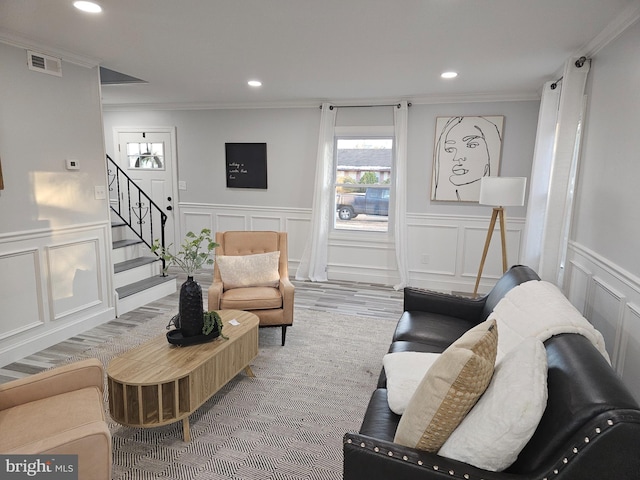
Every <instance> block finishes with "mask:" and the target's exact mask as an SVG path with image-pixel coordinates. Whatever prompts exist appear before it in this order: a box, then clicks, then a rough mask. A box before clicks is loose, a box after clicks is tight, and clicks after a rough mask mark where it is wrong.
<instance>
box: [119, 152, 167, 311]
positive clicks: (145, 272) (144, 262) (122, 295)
mask: <svg viewBox="0 0 640 480" xmlns="http://www.w3.org/2000/svg"><path fill="white" fill-rule="evenodd" d="M107 171H108V174H109V203H110V206H111V212H110V213H111V237H112V242H113V245H112V254H111V258H112V262H113V273H114V287H115V291H116V315H117V316H120V315H122V314H123V313H127V312H130V311H131V310H134V309H136V308H138V307H141V306H143V305H146V304H147V303H150V302H153V301H155V300H158V299H160V298H162V297H165V296H167V295H170V294H172V293H174V292H175V291H176V288H177V287H176V276H175V275H164V274H163V272H162V270H163V267H164V262H163V261H162V260H161V259H160V258H159V257H158V256H157V255H156V254H155V253H153V252H151V245H152V244H153V241H154V240H155V239H156V238H159V239H161V243H162V245H164V226H165V222H166V215H165V214H164V212H162V211H161V210H160V208H159V207H158V206H157V205H156V204H155V203H154V202H153V201H152V200H151V198H149V196H148V195H146V194H145V193H144V192H143V191H142V190H140V189H139V188H138V186H137V185H136V184H135V183H134V182H133V181H132V180H131V179H130V178H129V177H128V176H127V174H126V173H125V172H124V171H122V169H120V167H119V166H118V165H117V164H116V163H115V162H113V160H111V158H110V157H109V156H108V155H107ZM154 234H155V235H154Z"/></svg>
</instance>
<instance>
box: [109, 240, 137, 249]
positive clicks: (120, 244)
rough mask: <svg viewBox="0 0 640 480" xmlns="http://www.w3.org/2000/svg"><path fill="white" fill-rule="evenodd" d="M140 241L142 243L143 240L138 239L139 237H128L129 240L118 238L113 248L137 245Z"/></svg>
mask: <svg viewBox="0 0 640 480" xmlns="http://www.w3.org/2000/svg"><path fill="white" fill-rule="evenodd" d="M139 243H142V240H137V239H135V240H134V239H127V240H116V241H115V242H113V248H114V249H115V248H124V247H128V246H129V245H137V244H139Z"/></svg>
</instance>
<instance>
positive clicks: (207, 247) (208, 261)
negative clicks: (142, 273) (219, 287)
mask: <svg viewBox="0 0 640 480" xmlns="http://www.w3.org/2000/svg"><path fill="white" fill-rule="evenodd" d="M203 243H204V245H203ZM172 246H173V244H171V245H169V246H168V247H163V246H162V245H160V240H158V239H157V238H156V239H155V240H154V242H153V245H152V246H151V251H152V252H153V253H157V254H158V256H159V257H160V258H162V259H163V260H165V262H166V265H165V271H166V269H167V268H169V266H171V265H177V266H178V267H180V268H181V269H182V270H183V271H184V272H185V273H186V274H187V275H188V276H192V275H193V274H194V273H195V272H196V271H197V270H198V269H199V268H200V267H202V266H203V265H213V258H211V256H212V252H213V251H214V250H215V248H216V247H217V246H218V244H217V243H216V242H214V241H213V239H212V238H211V230H209V229H208V228H203V229H202V231H201V232H200V234H199V235H196V234H195V233H193V232H188V233H187V234H186V235H185V238H184V241H183V242H182V245H181V246H180V250H179V251H178V252H177V253H175V254H174V253H172V252H171V250H170V248H171V247H172Z"/></svg>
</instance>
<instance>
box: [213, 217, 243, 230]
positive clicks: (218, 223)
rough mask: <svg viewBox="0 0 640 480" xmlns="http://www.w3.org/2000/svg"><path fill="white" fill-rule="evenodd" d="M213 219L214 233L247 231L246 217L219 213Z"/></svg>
mask: <svg viewBox="0 0 640 480" xmlns="http://www.w3.org/2000/svg"><path fill="white" fill-rule="evenodd" d="M214 218H215V222H214V228H215V231H216V232H228V231H233V230H249V224H250V217H249V216H248V215H237V214H234V215H230V214H226V213H219V214H216V216H215V217H214Z"/></svg>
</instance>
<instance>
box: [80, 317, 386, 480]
mask: <svg viewBox="0 0 640 480" xmlns="http://www.w3.org/2000/svg"><path fill="white" fill-rule="evenodd" d="M170 317H171V315H170V314H167V313H166V312H165V313H160V314H158V315H157V316H156V317H155V318H152V319H150V320H148V321H147V322H145V323H143V324H140V325H139V326H136V327H135V328H132V329H130V330H128V331H127V332H126V333H122V334H120V335H115V336H114V337H113V338H111V339H109V341H107V342H104V343H103V344H101V345H98V346H95V347H93V348H91V349H89V350H87V351H85V352H83V353H82V354H80V355H76V356H74V358H71V359H69V360H70V361H72V360H78V359H80V358H88V357H97V358H99V359H100V360H101V361H102V362H103V364H104V365H105V368H106V366H107V365H108V363H109V360H110V359H111V358H113V357H114V356H116V355H118V354H119V353H121V352H123V351H125V350H127V349H129V348H132V347H133V346H135V345H138V344H140V343H141V342H143V341H145V340H147V339H148V338H151V337H153V336H156V335H158V334H160V333H162V332H164V328H165V325H166V324H167V323H168V321H169V319H170ZM396 321H397V318H389V319H386V320H385V319H380V318H369V317H361V316H347V315H341V314H336V313H326V312H319V311H313V310H305V309H296V312H295V320H294V325H293V327H290V328H289V329H288V330H287V342H286V345H285V346H284V347H282V346H281V345H280V334H281V329H279V328H267V329H260V334H259V343H260V348H259V354H258V357H257V358H256V359H255V361H254V362H253V363H252V365H251V368H252V370H253V372H254V373H255V375H256V376H255V378H250V377H247V376H245V375H244V373H240V374H239V375H237V376H236V377H235V378H234V379H233V380H231V381H230V382H229V383H228V384H227V385H226V386H225V387H224V388H223V389H222V390H220V391H219V392H218V393H217V394H216V395H214V396H213V397H212V398H211V399H210V400H208V401H207V402H206V403H205V404H204V405H203V406H202V407H200V408H199V409H198V410H197V411H196V412H194V413H193V414H192V415H191V417H190V424H191V441H190V442H188V443H186V442H184V441H183V440H182V423H181V422H177V423H174V424H171V425H168V426H164V427H157V428H145V429H143V428H131V427H125V426H122V425H120V424H118V423H115V422H114V421H112V420H111V418H110V417H109V416H108V405H107V403H106V402H107V398H106V394H105V409H106V411H107V418H108V422H109V427H110V430H111V433H112V436H113V478H114V479H173V480H175V479H198V480H205V479H207V480H214V479H215V480H227V479H239V480H243V479H246V480H258V479H260V480H262V479H274V480H275V479H278V480H289V479H291V480H293V479H317V480H331V479H336V480H338V479H341V478H342V436H343V435H344V433H346V432H347V431H356V430H358V429H359V427H360V422H361V421H362V418H363V415H364V411H365V409H366V406H367V402H368V400H369V396H370V395H371V393H372V391H373V390H374V388H375V386H376V382H377V379H378V374H379V373H380V369H381V367H382V357H383V355H384V354H385V353H386V352H387V349H388V347H389V343H390V341H391V336H392V334H393V329H394V328H395V324H396ZM185 348H188V347H185Z"/></svg>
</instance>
